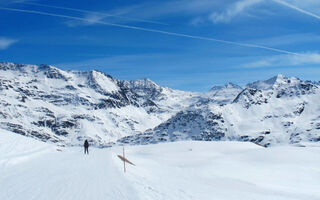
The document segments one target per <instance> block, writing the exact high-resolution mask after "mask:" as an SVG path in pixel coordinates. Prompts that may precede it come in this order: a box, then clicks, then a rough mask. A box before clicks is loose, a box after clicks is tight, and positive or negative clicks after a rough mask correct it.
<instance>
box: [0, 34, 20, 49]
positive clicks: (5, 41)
mask: <svg viewBox="0 0 320 200" xmlns="http://www.w3.org/2000/svg"><path fill="white" fill-rule="evenodd" d="M16 42H17V40H13V39H9V38H4V37H0V50H4V49H7V48H8V47H9V46H11V45H12V44H14V43H16Z"/></svg>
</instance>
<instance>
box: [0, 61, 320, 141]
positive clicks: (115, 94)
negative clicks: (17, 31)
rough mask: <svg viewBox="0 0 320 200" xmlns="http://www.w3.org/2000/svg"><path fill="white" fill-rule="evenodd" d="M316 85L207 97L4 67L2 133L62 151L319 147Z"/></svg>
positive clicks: (48, 69)
mask: <svg viewBox="0 0 320 200" xmlns="http://www.w3.org/2000/svg"><path fill="white" fill-rule="evenodd" d="M319 97H320V91H319V84H318V83H316V82H311V81H302V80H299V79H297V78H287V77H284V76H283V75H278V76H276V77H273V78H271V79H269V80H266V81H257V82H254V83H250V84H248V85H246V86H245V87H243V88H242V87H240V86H237V85H235V84H231V83H229V84H227V85H225V86H216V87H213V88H212V89H211V90H210V91H209V92H207V93H205V94H200V93H194V92H184V91H178V90H172V89H170V88H166V87H161V86H159V85H157V84H156V83H154V82H152V81H151V80H149V79H140V80H134V81H126V80H124V81H123V80H117V79H114V78H113V77H111V76H110V75H107V74H105V73H103V72H99V71H94V70H93V71H63V70H60V69H58V68H56V67H53V66H48V65H21V64H14V63H0V108H1V110H0V128H3V129H6V130H9V131H12V132H15V133H18V134H21V135H26V136H30V137H34V138H37V139H40V140H42V141H50V142H54V143H57V144H59V145H78V144H82V142H83V140H84V139H85V138H87V139H89V140H90V142H91V143H92V144H95V145H96V146H108V145H112V144H114V143H130V144H149V143H158V142H162V141H177V140H190V139H192V140H241V141H252V142H256V143H259V144H262V145H265V146H268V145H270V144H278V143H286V144H287V143H294V144H296V143H300V142H305V141H313V142H316V141H320V114H319V111H320V104H318V102H317V101H318V99H319Z"/></svg>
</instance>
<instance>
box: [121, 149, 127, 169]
mask: <svg viewBox="0 0 320 200" xmlns="http://www.w3.org/2000/svg"><path fill="white" fill-rule="evenodd" d="M122 150H123V158H126V157H125V155H124V147H123V149H122ZM123 170H124V173H126V161H125V160H123Z"/></svg>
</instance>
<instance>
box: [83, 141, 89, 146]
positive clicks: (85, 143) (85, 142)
mask: <svg viewBox="0 0 320 200" xmlns="http://www.w3.org/2000/svg"><path fill="white" fill-rule="evenodd" d="M84 147H85V148H88V147H89V142H88V140H86V141H84Z"/></svg>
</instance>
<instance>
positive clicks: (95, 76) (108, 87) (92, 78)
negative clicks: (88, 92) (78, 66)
mask: <svg viewBox="0 0 320 200" xmlns="http://www.w3.org/2000/svg"><path fill="white" fill-rule="evenodd" d="M88 79H89V80H88V84H89V85H90V86H91V87H92V88H94V89H97V90H98V91H99V92H102V93H114V92H117V91H119V87H118V85H117V81H116V80H115V79H113V78H112V77H111V76H110V75H107V74H105V73H103V72H100V71H95V70H92V71H90V73H89V77H88Z"/></svg>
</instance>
